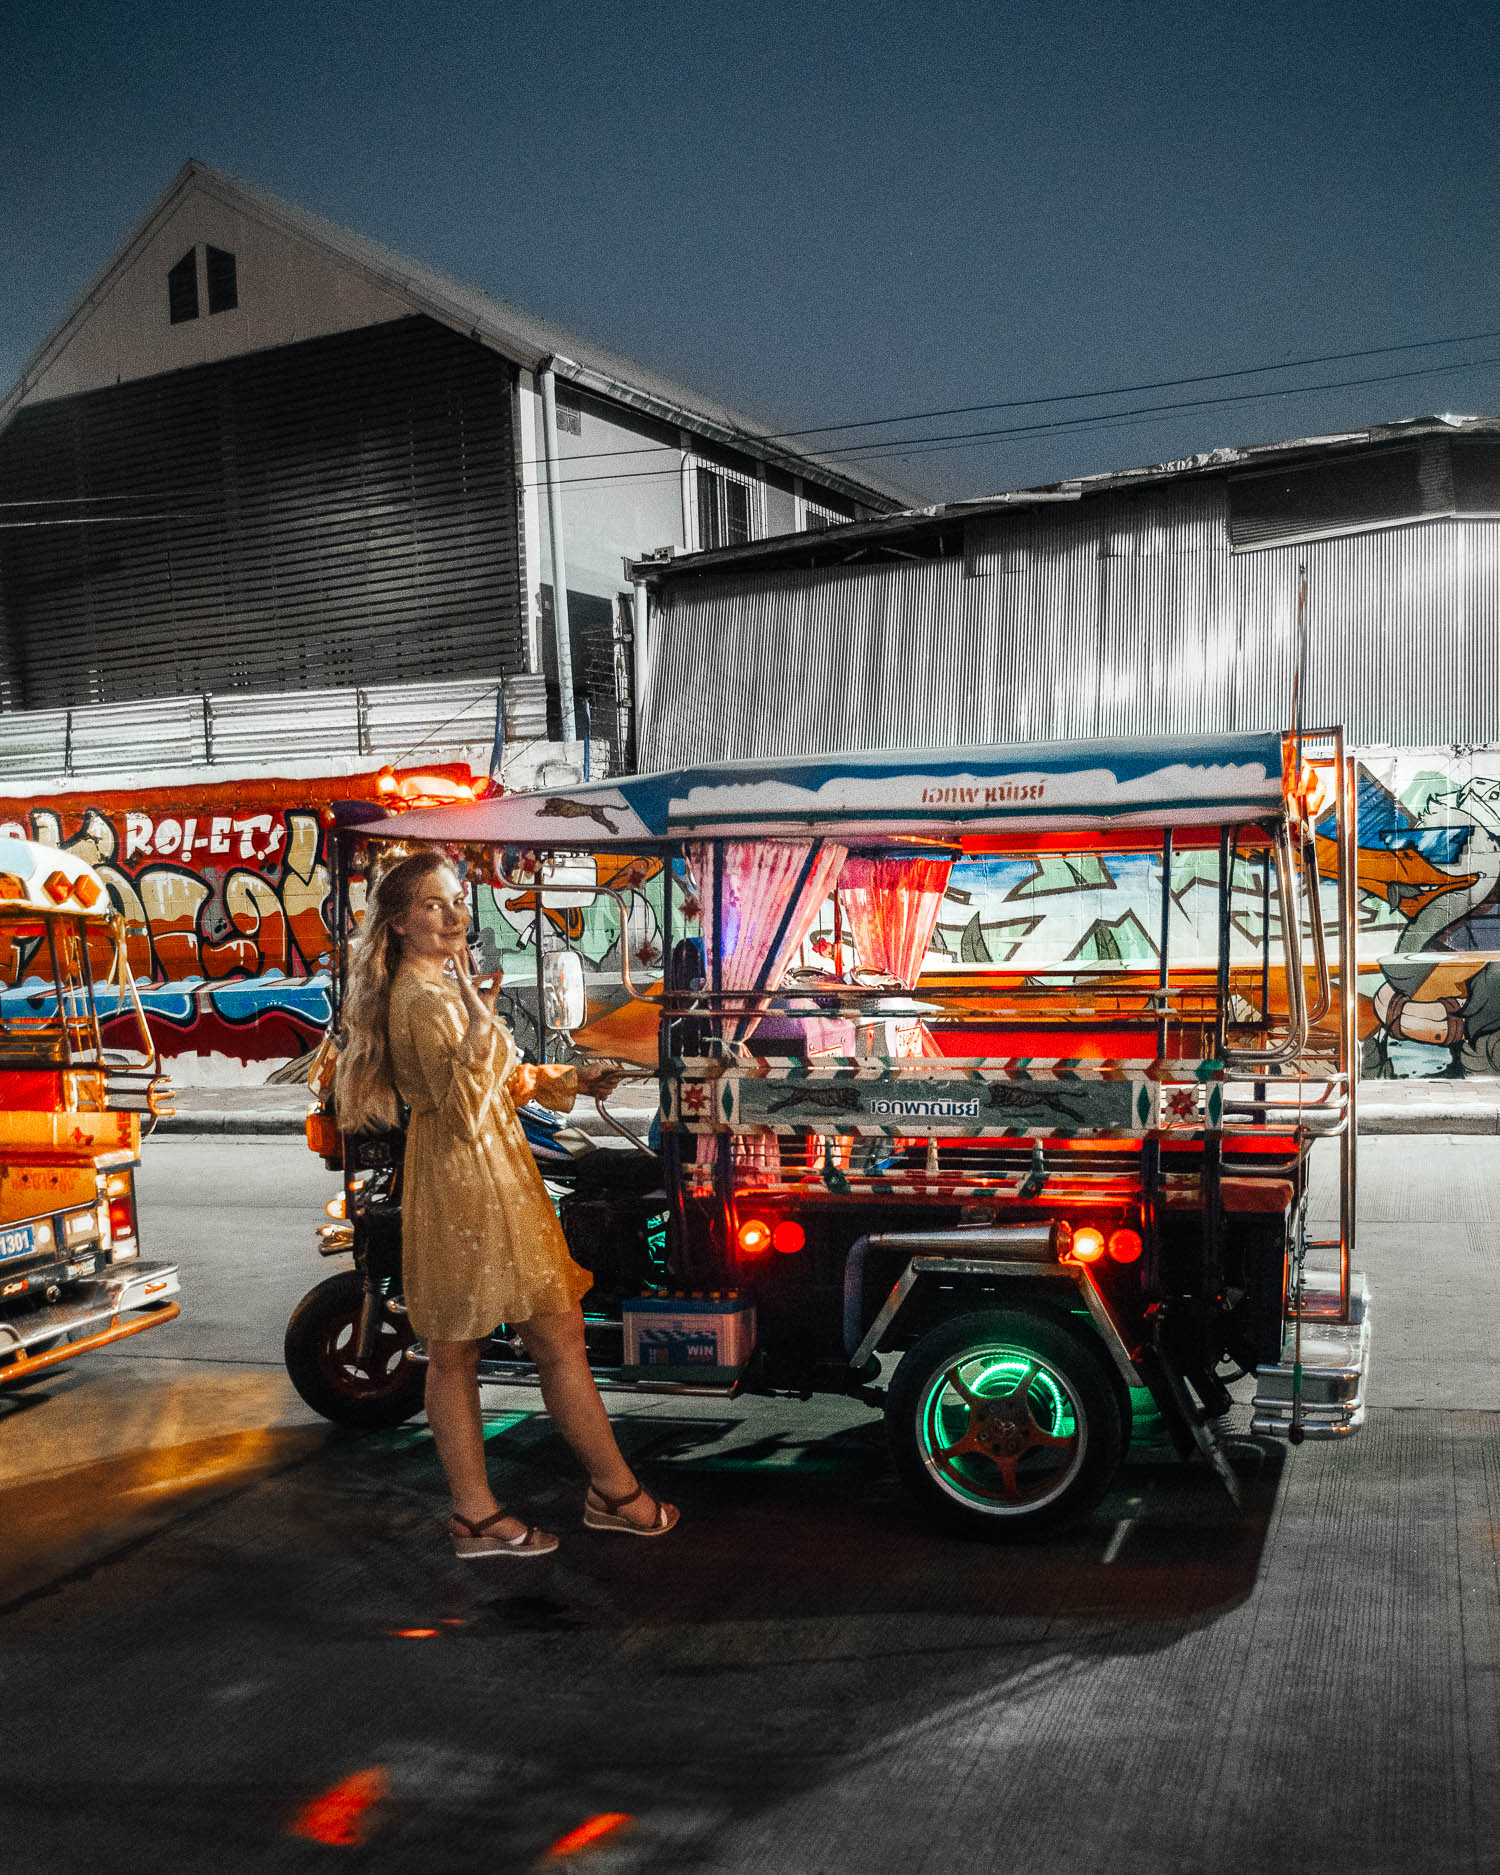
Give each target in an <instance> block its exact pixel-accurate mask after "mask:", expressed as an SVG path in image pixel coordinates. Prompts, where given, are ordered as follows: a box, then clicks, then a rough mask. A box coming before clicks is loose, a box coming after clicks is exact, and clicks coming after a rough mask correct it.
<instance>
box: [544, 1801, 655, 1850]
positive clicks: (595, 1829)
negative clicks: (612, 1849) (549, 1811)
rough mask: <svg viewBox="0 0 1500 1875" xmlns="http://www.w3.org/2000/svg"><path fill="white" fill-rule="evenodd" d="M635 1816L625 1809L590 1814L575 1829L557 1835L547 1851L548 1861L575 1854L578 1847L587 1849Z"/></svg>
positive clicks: (631, 1820) (621, 1827)
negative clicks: (596, 1814) (562, 1834)
mask: <svg viewBox="0 0 1500 1875" xmlns="http://www.w3.org/2000/svg"><path fill="white" fill-rule="evenodd" d="M634 1821H635V1818H634V1817H633V1816H631V1815H630V1813H629V1812H628V1811H626V1810H601V1811H600V1812H599V1814H598V1816H591V1817H589V1818H587V1819H586V1820H585V1821H584V1822H582V1823H580V1824H579V1825H578V1827H577V1829H570V1830H569V1831H568V1833H567V1835H566V1836H559V1837H558V1839H557V1841H556V1842H555V1843H553V1845H552V1847H551V1848H550V1849H549V1850H548V1851H547V1859H548V1860H549V1861H558V1860H560V1859H561V1858H562V1857H563V1856H570V1855H577V1853H578V1851H579V1850H580V1849H588V1848H590V1847H592V1845H593V1844H594V1843H596V1842H599V1841H600V1840H601V1839H602V1838H603V1837H605V1836H612V1835H613V1834H614V1833H615V1831H616V1830H617V1829H624V1827H625V1825H626V1824H627V1823H633V1822H634Z"/></svg>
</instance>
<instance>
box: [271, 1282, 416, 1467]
mask: <svg viewBox="0 0 1500 1875" xmlns="http://www.w3.org/2000/svg"><path fill="white" fill-rule="evenodd" d="M364 1299H365V1288H364V1283H363V1282H362V1281H361V1280H360V1276H359V1272H358V1271H357V1270H340V1271H339V1273H338V1274H337V1275H336V1276H330V1277H328V1278H327V1280H326V1281H324V1282H321V1283H319V1284H318V1286H317V1288H316V1289H310V1290H309V1291H308V1292H307V1294H306V1295H305V1296H304V1297H303V1298H302V1300H301V1301H300V1302H299V1303H298V1304H297V1306H296V1308H295V1309H293V1311H292V1319H291V1320H290V1321H289V1322H288V1323H287V1325H286V1341H285V1344H284V1346H283V1350H282V1352H283V1356H284V1358H285V1360H286V1371H287V1372H288V1374H290V1375H291V1378H292V1385H293V1386H294V1387H295V1388H296V1389H297V1391H298V1393H300V1394H301V1395H302V1397H303V1399H304V1400H306V1402H307V1404H308V1405H309V1406H310V1407H311V1408H312V1409H313V1411H314V1412H315V1413H321V1414H322V1415H323V1417H324V1418H325V1419H331V1420H332V1421H333V1423H334V1425H336V1426H351V1427H353V1428H354V1429H355V1430H357V1431H361V1432H369V1431H374V1430H377V1429H378V1428H380V1427H383V1426H399V1425H401V1424H402V1423H403V1422H404V1421H405V1420H408V1419H410V1418H411V1416H412V1415H413V1413H417V1412H420V1411H421V1408H422V1394H423V1391H424V1388H425V1384H426V1370H425V1369H424V1368H422V1367H419V1366H417V1365H416V1364H415V1363H414V1362H412V1361H409V1360H407V1358H406V1351H407V1349H408V1348H409V1347H410V1346H411V1344H412V1342H413V1340H414V1339H415V1337H414V1336H413V1334H412V1331H411V1326H410V1324H409V1323H408V1321H407V1319H406V1317H405V1316H404V1315H392V1314H390V1313H389V1312H388V1311H386V1310H385V1309H382V1310H381V1314H380V1326H379V1328H378V1330H377V1331H376V1339H375V1353H374V1355H373V1356H372V1358H371V1360H370V1363H369V1365H368V1366H367V1367H360V1366H358V1365H357V1364H356V1363H355V1360H354V1358H353V1357H354V1347H355V1342H356V1339H357V1337H358V1334H359V1316H360V1310H361V1308H362V1307H363V1306H364Z"/></svg>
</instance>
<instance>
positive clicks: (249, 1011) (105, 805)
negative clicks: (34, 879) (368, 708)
mask: <svg viewBox="0 0 1500 1875" xmlns="http://www.w3.org/2000/svg"><path fill="white" fill-rule="evenodd" d="M420 779H421V781H422V783H423V785H424V789H431V788H439V789H441V788H442V787H444V786H445V785H448V786H457V785H459V784H460V783H462V784H465V785H466V784H467V783H468V782H469V780H470V776H469V771H468V769H467V768H463V767H456V768H452V769H448V768H444V769H443V770H442V771H441V773H440V774H437V775H433V774H425V775H424V776H422V777H421V778H420ZM393 781H394V785H395V786H396V787H397V788H400V786H401V785H402V778H401V777H395V778H393V777H391V776H389V775H385V776H382V775H379V774H373V773H372V774H368V775H359V776H338V777H334V778H329V779H325V780H315V781H288V780H280V779H270V778H268V779H266V780H261V781H245V782H219V783H214V784H210V785H206V786H196V787H191V788H180V789H169V788H149V789H139V790H131V791H130V792H129V793H128V794H127V793H125V792H123V791H121V792H110V793H97V794H87V795H74V796H62V797H53V798H51V799H50V800H48V801H47V802H46V803H38V802H34V801H24V800H0V834H9V835H12V836H16V837H19V838H22V839H31V840H39V841H41V842H42V843H43V844H44V845H48V846H58V847H64V848H66V849H67V850H68V851H70V852H73V853H76V854H78V855H79V857H80V858H83V859H86V860H88V861H89V863H90V864H91V865H93V866H95V867H96V868H97V869H98V871H99V873H100V876H101V877H102V878H103V879H104V881H105V883H106V885H107V886H108V888H109V894H110V898H111V899H112V900H113V902H114V904H115V906H116V908H117V909H118V910H119V911H120V912H122V913H123V914H124V918H125V928H126V945H127V950H128V954H129V958H130V966H131V971H132V973H133V974H134V976H135V978H136V980H137V982H138V983H139V984H140V985H141V1001H142V1003H143V1004H144V1006H145V1008H146V1010H147V1013H148V1015H149V1017H150V1019H151V1023H152V1028H153V1030H154V1032H155V1034H156V1036H157V1039H158V1041H159V1043H160V1046H161V1050H162V1054H163V1056H164V1057H165V1059H166V1061H167V1065H168V1066H169V1068H170V1069H171V1071H172V1072H173V1073H174V1074H176V1075H177V1076H178V1078H179V1079H181V1080H183V1081H187V1082H199V1083H214V1082H226V1083H233V1082H235V1081H243V1080H264V1078H265V1076H266V1073H267V1072H268V1071H269V1070H271V1069H272V1068H274V1067H276V1066H277V1065H278V1064H280V1063H284V1062H286V1061H287V1060H289V1059H292V1058H294V1057H296V1056H298V1055H302V1054H304V1053H306V1051H307V1050H308V1049H309V1048H311V1047H312V1046H314V1045H315V1043H316V1042H317V1040H318V1038H319V1037H320V1036H321V1034H322V1033H323V1031H324V1029H325V1028H326V1027H327V1024H328V1018H329V1013H330V1007H329V994H328V990H329V985H328V959H329V949H330V937H329V930H328V924H327V911H328V895H329V873H328V855H327V851H326V846H325V841H326V838H327V835H326V833H325V830H324V827H323V824H322V821H321V819H320V810H322V809H323V808H324V807H326V806H327V805H328V804H329V803H330V802H332V801H335V800H368V801H370V802H371V803H372V804H373V803H374V802H377V801H379V800H381V799H384V798H388V795H389V793H390V792H391V790H392V786H393ZM408 792H409V790H408ZM25 993H26V991H25V986H24V984H23V985H21V986H20V987H18V988H17V989H15V990H13V991H11V992H9V994H11V995H15V996H24V995H25ZM127 1027H128V1024H127V1023H126V1021H125V1019H124V1018H121V1022H120V1029H121V1036H120V1039H122V1040H123V1039H124V1031H125V1029H126V1028H127ZM113 1039H115V1037H114V1036H112V1035H111V1033H110V1031H109V1029H108V1028H106V1041H109V1040H113Z"/></svg>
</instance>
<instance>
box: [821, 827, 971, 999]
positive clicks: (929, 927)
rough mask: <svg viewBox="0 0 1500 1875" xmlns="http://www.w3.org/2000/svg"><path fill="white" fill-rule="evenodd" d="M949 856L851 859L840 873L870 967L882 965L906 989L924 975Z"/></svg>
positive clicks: (857, 941) (852, 926)
mask: <svg viewBox="0 0 1500 1875" xmlns="http://www.w3.org/2000/svg"><path fill="white" fill-rule="evenodd" d="M952 870H953V861H952V860H951V859H851V860H848V861H847V862H846V863H845V865H844V869H843V871H842V872H841V873H840V874H839V902H840V904H842V906H843V908H844V916H845V918H846V919H847V920H848V922H849V930H850V933H851V935H852V936H853V938H854V948H855V950H856V952H857V953H858V955H859V961H860V964H861V965H862V966H863V968H864V969H866V970H883V971H885V972H886V973H887V974H888V975H890V976H893V977H895V978H896V979H897V981H898V982H900V983H901V984H902V985H903V986H904V987H905V988H906V989H911V988H912V987H913V985H914V984H915V983H916V980H917V978H918V977H919V976H920V975H921V971H922V959H923V958H924V957H925V956H926V955H927V947H928V946H929V945H930V944H931V942H932V933H933V928H934V926H935V925H936V924H937V916H938V908H939V906H940V905H941V904H942V902H943V894H944V892H946V891H947V889H948V875H949V873H950V872H952Z"/></svg>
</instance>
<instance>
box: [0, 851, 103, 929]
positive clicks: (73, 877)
mask: <svg viewBox="0 0 1500 1875" xmlns="http://www.w3.org/2000/svg"><path fill="white" fill-rule="evenodd" d="M8 911H28V912H47V913H49V914H50V913H57V912H66V913H67V914H68V915H69V916H70V917H73V918H98V919H109V918H112V917H113V916H114V912H115V908H114V906H113V905H112V904H111V903H110V897H109V893H108V892H107V891H106V890H105V886H104V881H103V880H102V879H101V878H100V877H99V875H98V873H97V872H95V871H94V869H93V867H92V866H90V865H88V864H87V862H86V861H84V860H81V859H79V858H78V856H77V855H76V854H74V853H68V852H65V851H64V850H63V849H62V848H61V847H57V846H42V845H41V844H39V843H38V842H37V841H35V840H15V839H12V838H10V837H9V836H8V835H7V836H4V837H0V912H8Z"/></svg>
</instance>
